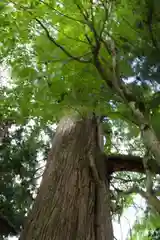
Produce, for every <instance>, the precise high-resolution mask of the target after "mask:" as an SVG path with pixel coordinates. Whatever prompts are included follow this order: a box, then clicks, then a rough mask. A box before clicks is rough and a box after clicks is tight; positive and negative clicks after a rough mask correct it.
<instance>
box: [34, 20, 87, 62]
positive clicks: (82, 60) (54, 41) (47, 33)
mask: <svg viewBox="0 0 160 240" xmlns="http://www.w3.org/2000/svg"><path fill="white" fill-rule="evenodd" d="M35 20H36V22H38V23H39V25H40V26H41V27H42V28H43V30H44V31H45V33H46V35H47V37H48V39H49V40H50V41H51V42H52V43H53V44H55V45H56V46H57V47H58V48H60V49H61V50H62V51H63V52H64V53H65V54H66V55H67V56H68V57H70V58H71V59H73V60H76V61H78V62H81V63H89V62H91V60H84V59H82V58H83V56H80V57H75V56H73V55H71V54H70V53H69V52H68V51H67V50H66V49H65V48H64V47H63V46H62V45H60V44H59V43H58V42H57V41H56V40H55V39H54V38H53V37H52V36H51V35H50V33H49V31H48V29H47V28H46V26H45V25H44V24H43V23H42V22H41V21H40V20H39V19H38V18H35Z"/></svg>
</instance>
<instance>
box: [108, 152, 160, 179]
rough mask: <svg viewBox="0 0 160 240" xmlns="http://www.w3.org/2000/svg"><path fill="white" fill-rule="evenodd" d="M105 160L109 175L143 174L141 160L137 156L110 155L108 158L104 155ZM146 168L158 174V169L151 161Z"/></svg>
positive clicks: (159, 169)
mask: <svg viewBox="0 0 160 240" xmlns="http://www.w3.org/2000/svg"><path fill="white" fill-rule="evenodd" d="M105 159H106V162H107V165H108V173H109V174H112V173H113V172H121V171H130V172H138V173H145V169H144V166H143V158H141V157H139V156H133V155H123V154H122V155H121V154H112V155H109V156H107V155H105ZM148 167H149V169H150V171H151V172H152V173H155V174H159V173H160V167H159V166H158V165H157V164H156V162H155V161H153V160H152V159H150V160H149V161H148Z"/></svg>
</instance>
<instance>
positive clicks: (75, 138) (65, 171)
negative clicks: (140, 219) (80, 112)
mask: <svg viewBox="0 0 160 240" xmlns="http://www.w3.org/2000/svg"><path fill="white" fill-rule="evenodd" d="M96 129H97V126H96V123H95V122H93V121H92V119H83V120H75V119H71V118H69V117H68V118H63V119H62V120H61V121H60V123H59V126H58V129H57V132H56V135H55V137H54V140H53V146H52V150H51V153H50V156H49V159H48V162H47V165H46V169H45V172H44V175H43V179H42V183H41V186H40V189H39V193H38V195H37V198H36V200H35V203H34V205H33V208H32V210H31V212H30V213H29V216H28V220H27V222H26V224H25V226H24V230H23V231H22V233H21V237H20V240H32V239H34V240H54V239H56V240H61V239H66V240H77V239H78V240H113V230H112V223H111V216H110V197H109V183H108V181H107V180H105V171H104V169H105V166H104V165H103V164H104V159H103V158H102V157H101V156H102V155H101V154H99V153H100V148H99V146H98V144H97V131H96ZM91 156H92V157H93V158H94V159H96V160H97V158H99V159H98V160H99V163H102V164H100V167H99V170H97V171H98V173H99V171H101V173H100V175H101V178H100V182H97V181H96V179H95V177H94V173H93V169H92V167H91V164H90V157H91Z"/></svg>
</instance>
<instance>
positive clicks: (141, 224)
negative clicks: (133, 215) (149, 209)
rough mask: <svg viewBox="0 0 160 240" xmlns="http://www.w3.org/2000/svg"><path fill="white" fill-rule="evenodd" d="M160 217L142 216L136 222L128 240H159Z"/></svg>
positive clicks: (152, 215)
mask: <svg viewBox="0 0 160 240" xmlns="http://www.w3.org/2000/svg"><path fill="white" fill-rule="evenodd" d="M158 229H160V216H158V215H154V214H150V215H149V216H147V215H144V217H143V218H141V219H140V220H138V221H137V222H136V223H135V225H134V228H133V233H132V236H131V238H130V240H138V239H142V240H156V239H159V237H160V235H159V231H158Z"/></svg>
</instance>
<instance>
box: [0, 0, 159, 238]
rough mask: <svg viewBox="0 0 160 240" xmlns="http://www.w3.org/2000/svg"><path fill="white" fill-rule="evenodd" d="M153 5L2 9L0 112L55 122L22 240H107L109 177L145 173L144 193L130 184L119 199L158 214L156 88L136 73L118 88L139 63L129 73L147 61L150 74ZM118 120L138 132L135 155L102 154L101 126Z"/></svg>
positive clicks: (36, 4) (58, 4)
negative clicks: (139, 200)
mask: <svg viewBox="0 0 160 240" xmlns="http://www.w3.org/2000/svg"><path fill="white" fill-rule="evenodd" d="M152 2H154V1H145V2H143V3H139V1H136V0H132V1H130V2H128V1H127V0H126V1H124V2H122V1H119V2H116V1H115V2H113V1H103V0H102V1H97V2H92V1H90V2H85V1H73V2H72V3H71V2H70V1H69V2H68V1H61V2H55V3H52V2H51V1H48V2H44V1H38V2H37V1H34V2H33V1H27V3H26V1H21V2H18V1H15V2H11V1H6V2H4V3H3V4H2V8H1V9H2V10H1V11H2V16H1V18H2V20H3V21H2V22H3V23H4V22H5V24H6V26H5V27H4V26H3V28H4V31H3V39H4V41H3V43H2V50H3V54H2V57H3V61H7V64H10V66H11V68H12V77H13V78H14V79H16V81H14V83H15V84H16V85H15V86H14V87H13V89H12V90H10V91H8V93H7V94H8V95H7V96H8V97H7V98H5V101H4V107H6V106H7V104H8V103H9V104H10V108H11V109H12V111H11V113H12V114H13V112H14V118H16V121H17V119H18V118H19V117H21V119H25V118H28V117H31V118H35V117H37V118H39V119H40V120H41V122H43V123H46V122H53V121H54V122H56V121H59V120H60V119H61V121H60V123H59V127H58V130H57V133H56V135H55V138H54V143H53V147H52V151H51V156H50V157H49V159H48V162H47V165H46V170H45V172H44V176H43V180H42V184H41V187H40V189H39V194H38V196H37V198H36V201H35V203H34V206H33V209H32V211H31V213H30V216H29V218H28V221H27V223H26V227H25V228H24V231H23V232H22V235H21V239H31V238H32V237H33V236H34V238H35V239H44V238H45V239H47V237H48V238H51V237H52V238H53V239H54V238H56V237H57V239H58V238H59V239H60V238H63V237H64V236H66V235H67V237H68V239H70V238H73V239H75V237H77V238H78V237H79V238H82V239H84V238H87V237H88V239H113V232H112V227H111V217H110V208H111V202H110V197H109V195H110V193H109V183H110V176H111V174H112V173H113V172H115V171H127V170H129V171H137V172H143V173H145V174H146V190H145V191H144V189H139V188H137V186H133V187H132V189H129V191H128V193H131V192H133V191H134V192H138V193H140V194H141V195H142V196H143V197H145V198H146V199H147V201H148V202H149V203H150V204H151V205H152V206H153V207H154V208H155V210H156V211H157V212H158V213H160V203H159V200H158V198H157V197H156V193H157V189H153V186H152V185H153V180H152V177H151V172H154V173H159V166H160V162H159V159H160V148H159V146H160V143H159V132H158V130H159V129H158V128H157V123H158V121H159V95H158V93H157V84H156V85H155V82H154V81H153V80H152V79H151V80H152V81H151V83H149V82H147V81H146V80H145V79H143V78H142V79H141V78H139V77H137V79H136V80H134V81H133V82H132V83H128V82H127V78H128V77H129V76H133V75H135V74H137V72H136V71H137V69H138V66H140V65H142V67H141V69H139V70H138V71H139V72H138V73H139V74H141V75H142V77H143V74H142V73H143V70H144V69H143V65H144V63H146V62H149V64H148V65H149V66H148V67H149V70H150V71H152V72H156V71H157V68H158V61H159V58H158V57H159V55H158V54H156V58H155V59H154V62H152V61H151V58H150V52H152V51H153V50H154V52H155V51H157V52H158V51H159V46H158V40H157V39H158V36H159V32H158V33H156V36H155V30H154V29H155V28H156V26H158V17H157V16H158V11H159V10H158V9H159V8H158V5H157V6H156V7H155V6H154V5H153V3H152ZM154 4H158V3H156V2H154ZM142 9H145V10H144V11H143V12H142ZM8 11H9V12H10V14H9V15H7V14H8ZM14 23H15V24H14ZM8 30H9V31H8ZM126 30H128V31H126ZM148 32H149V33H148ZM6 37H7V41H6ZM146 39H147V43H146ZM75 43H76V44H75ZM137 46H138V47H137ZM22 49H23V51H22ZM126 51H127V53H126ZM157 55H158V56H157ZM155 62H156V65H155ZM152 64H153V65H152ZM135 66H136V67H135ZM153 66H154V67H155V68H154V69H153ZM153 84H154V85H155V86H153ZM13 90H14V91H16V93H17V96H16V101H15V100H14V99H15V94H14V91H13ZM26 102H27V104H28V105H27V108H26ZM15 110H16V111H15ZM153 113H154V115H153ZM53 116H55V117H54V119H53ZM63 116H66V117H64V118H63ZM3 118H5V117H3ZM12 118H13V116H12ZM117 118H118V119H117ZM119 118H121V119H122V120H123V121H127V123H128V124H127V128H128V129H129V131H130V132H131V131H133V132H134V134H135V132H138V134H141V139H142V141H143V143H144V146H143V148H141V149H142V151H143V154H142V157H134V156H129V155H128V156H117V155H116V156H110V157H106V155H105V154H104V152H105V151H106V152H107V155H109V153H110V152H109V146H108V144H107V146H106V149H105V147H104V149H103V144H101V142H102V141H101V140H102V139H101V138H102V136H103V135H104V133H103V132H101V131H102V130H101V128H102V126H101V125H106V126H107V128H108V125H110V121H111V122H112V124H113V123H115V122H117V123H119ZM3 121H4V119H3ZM121 126H123V125H122V124H121ZM82 130H85V131H83V134H84V136H83V138H82V136H81V135H82ZM138 134H137V135H138ZM106 137H107V139H108V138H109V134H108V132H107V136H106ZM132 137H133V135H132ZM136 140H137V139H136ZM68 143H70V144H68ZM75 150H76V152H75ZM131 159H132V160H133V162H132V161H131ZM110 160H111V161H110ZM113 160H114V161H113ZM152 162H153V163H152ZM122 163H124V165H122ZM99 165H100V166H99ZM122 166H123V167H122ZM51 170H52V171H51ZM75 182H76V183H77V184H76V187H75ZM46 186H52V187H53V188H52V187H51V188H50V187H48V188H47V187H46ZM83 186H84V187H83ZM142 187H143V186H142ZM118 191H119V192H121V190H118ZM104 196H105V197H104ZM105 198H107V200H105ZM88 199H89V200H90V201H89V200H88ZM82 203H83V205H84V206H85V207H86V208H85V209H84V211H79V210H78V209H77V205H78V204H80V205H81V206H82ZM54 204H55V206H54ZM68 205H69V206H71V207H70V208H68ZM49 206H50V207H49ZM54 207H55V208H54ZM53 208H54V209H53ZM51 209H53V211H51ZM44 213H45V214H44ZM44 215H45V216H44ZM75 219H76V220H75ZM88 219H90V220H88ZM31 221H34V224H33V225H32V224H31ZM55 221H56V224H57V222H58V223H59V226H60V228H59V229H58V228H57V225H56V224H55ZM44 223H45V224H44ZM82 223H83V224H82ZM52 225H54V227H53V228H52ZM71 226H72V228H71ZM73 226H74V228H73ZM93 226H94V227H93ZM62 229H63V230H64V231H62ZM64 234H65V235H64Z"/></svg>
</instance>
